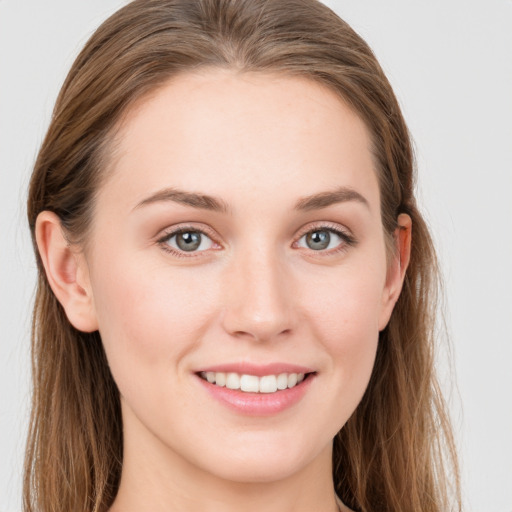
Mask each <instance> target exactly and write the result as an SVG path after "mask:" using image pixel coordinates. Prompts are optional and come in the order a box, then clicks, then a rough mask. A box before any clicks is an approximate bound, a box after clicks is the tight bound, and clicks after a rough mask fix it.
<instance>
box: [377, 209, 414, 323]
mask: <svg viewBox="0 0 512 512" xmlns="http://www.w3.org/2000/svg"><path fill="white" fill-rule="evenodd" d="M397 224H398V227H397V228H396V230H395V233H394V235H393V238H394V243H395V247H394V254H393V255H392V257H391V261H390V262H389V265H388V271H387V275H386V284H385V286H384V290H383V293H382V305H381V311H380V317H379V331H382V330H383V329H384V328H385V327H386V325H387V324H388V322H389V319H390V318H391V313H392V312H393V308H394V307H395V304H396V301H397V300H398V297H399V296H400V292H401V291H402V285H403V283H404V278H405V271H406V270H407V267H408V266H409V259H410V257H411V233H412V221H411V217H409V215H407V214H405V213H401V214H400V215H399V216H398V219H397Z"/></svg>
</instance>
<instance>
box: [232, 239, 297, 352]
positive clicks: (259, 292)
mask: <svg viewBox="0 0 512 512" xmlns="http://www.w3.org/2000/svg"><path fill="white" fill-rule="evenodd" d="M227 273H228V274H229V275H228V276H227V278H226V281H225V285H226V288H225V290H226V295H225V298H226V302H225V304H226V307H225V309H224V312H223V318H222V323H223V327H224V329H225V331H226V332H228V333H229V334H230V335H231V336H235V337H237V338H241V339H248V340H254V341H260V342H263V341H272V340H276V339H278V338H283V337H284V336H285V335H289V334H290V333H291V332H292V331H293V330H294V329H295V324H296V317H295V314H296V310H295V308H294V305H293V299H292V297H293V290H292V282H291V279H290V278H289V272H288V271H287V269H286V263H285V262H283V259H282V258H281V257H280V256H279V255H277V254H276V253H275V251H272V250H270V249H269V250H263V249H260V250H259V251H256V252H254V251H253V252H252V253H251V254H247V253H245V254H243V255H242V254H241V255H240V256H239V257H238V258H237V259H236V261H234V262H233V264H232V266H231V267H230V268H229V270H227Z"/></svg>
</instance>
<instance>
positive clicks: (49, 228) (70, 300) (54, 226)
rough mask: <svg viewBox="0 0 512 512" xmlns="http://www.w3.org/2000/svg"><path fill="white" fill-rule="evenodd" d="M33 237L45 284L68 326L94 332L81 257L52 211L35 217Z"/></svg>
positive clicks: (93, 320)
mask: <svg viewBox="0 0 512 512" xmlns="http://www.w3.org/2000/svg"><path fill="white" fill-rule="evenodd" d="M35 234H36V242H37V247H38V250H39V254H40V256H41V259H42V262H43V265H44V268H45V272H46V277H47V279H48V283H49V284H50V287H51V289H52V290H53V293H54V294H55V296H56V297H57V300H58V301H59V302H60V303H61V305H62V307H63V308H64V310H65V312H66V315H67V317H68V319H69V321H70V323H71V324H72V325H73V326H74V327H75V328H76V329H78V330H80V331H84V332H92V331H96V330H97V329H98V325H97V320H96V314H95V311H94V303H93V298H92V291H91V287H90V283H89V274H88V271H87V265H86V262H85V259H84V257H83V255H82V254H79V253H78V252H77V251H74V250H73V248H72V247H71V246H70V244H69V243H68V241H67V240H66V238H65V236H64V233H63V230H62V225H61V222H60V219H59V217H58V216H57V215H56V214H55V213H53V212H49V211H44V212H41V213H40V214H39V215H38V217H37V221H36V230H35Z"/></svg>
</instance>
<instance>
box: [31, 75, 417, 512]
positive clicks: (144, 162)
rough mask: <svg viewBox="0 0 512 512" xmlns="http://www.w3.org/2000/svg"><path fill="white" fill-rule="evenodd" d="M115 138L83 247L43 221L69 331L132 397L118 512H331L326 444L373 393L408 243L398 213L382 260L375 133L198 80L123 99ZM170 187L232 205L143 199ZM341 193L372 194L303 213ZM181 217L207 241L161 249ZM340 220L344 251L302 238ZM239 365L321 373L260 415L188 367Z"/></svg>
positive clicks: (327, 112) (298, 99) (249, 84)
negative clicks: (282, 365)
mask: <svg viewBox="0 0 512 512" xmlns="http://www.w3.org/2000/svg"><path fill="white" fill-rule="evenodd" d="M118 140H119V146H118V151H117V152H116V157H115V159H114V161H113V162H112V166H111V167H112V169H111V170H110V171H109V172H110V175H109V176H108V179H106V180H105V183H104V184H103V185H102V188H101V189H100V190H99V191H98V194H97V197H96V204H95V208H94V218H93V223H92V231H91V233H90V237H89V240H88V245H87V248H86V250H79V248H75V247H69V246H68V245H67V244H66V242H65V240H64V238H63V237H62V232H61V229H60V225H59V221H58V219H57V218H56V217H55V215H54V214H52V213H50V212H43V213H42V214H41V215H40V216H39V218H38V224H37V231H36V233H37V240H38V245H39V248H40V252H41V255H42V258H43V261H44V263H45V267H46V270H47V275H48V278H49V281H50V284H51V286H52V288H53V290H54V292H55V293H56V295H57V297H58V299H59V300H60V302H61V303H62V304H63V306H64V308H65V310H66V313H67V315H68V318H69V319H70V321H71V322H72V323H73V325H74V326H75V327H77V328H78V329H81V330H84V331H93V330H96V329H99V331H100V333H101V336H102V339H103V342H104V345H105V350H106V353H107V357H108V360H109V364H110V367H111V370H112V374H113V376H114V379H115V380H116V383H117V385H118V387H119V390H120V393H121V403H122V414H123V426H124V446H125V448H124V450H125V451H124V461H123V474H122V480H121V485H120V489H119V493H118V496H117V498H116V500H115V503H114V505H113V507H112V508H111V511H112V512H132V511H133V512H135V511H137V510H141V509H146V510H152V511H155V512H160V511H162V512H163V511H164V510H165V511H168V510H180V511H187V510H191V511H192V510H194V511H196V510H204V511H225V512H227V511H234V510H244V511H248V512H251V511H256V510H258V511H261V510H265V511H270V512H272V511H280V512H282V511H289V512H291V511H294V512H299V511H304V512H306V511H311V510H322V511H324V510H325V511H335V510H336V509H337V506H336V503H335V498H334V490H333V485H332V477H331V456H332V439H333V437H334V436H335V434H336V432H337V431H338V430H339V429H340V428H341V427H342V426H343V425H344V423H345V422H346V421H347V420H348V418H349V417H350V415H351V414H352V412H353V411H354V410H355V408H356V407H357V404H358V403H359V401H360V399H361V397H362V395H363V393H364V390H365V389H366V387H367V384H368V381H369V378H370V375H371V371H372V367H373V363H374V358H375V353H376V349H377V343H378V333H379V331H380V330H382V329H383V328H384V327H385V326H386V324H387V322H388V320H389V317H390V315H391V312H392V309H393V306H394V304H395V302H396V300H397V298H398V295H399V293H400V289H401V286H402V281H403V277H404V273H405V269H406V267H407V263H408V257H409V245H410V232H411V225H410V219H409V218H408V217H407V216H404V215H401V216H400V217H399V219H398V222H399V225H400V228H399V229H398V230H397V232H396V237H395V240H396V248H397V250H396V254H394V255H391V256H390V255H387V253H386V244H385V235H384V232H383V229H382V224H381V218H380V198H379V187H378V182H377V177H376V170H375V167H374V162H373V159H372V155H371V152H370V149H369V148H370V136H369V133H368V130H367V128H366V126H365V125H364V123H363V122H362V121H361V119H360V118H359V117H358V116H357V115H356V114H355V113H354V112H353V111H352V110H351V109H350V108H349V107H348V106H347V105H346V104H345V103H344V102H342V101H341V100H340V99H339V97H337V96H336V95H335V94H334V93H333V92H331V91H329V90H327V89H326V88H324V87H323V86H321V85H319V84H317V83H314V82H312V81H309V80H307V79H302V78H291V77H284V76H275V75H263V74H237V73H235V72H232V71H226V70H206V71H203V72H201V73H194V74H184V75H181V76H179V77H178V78H175V79H174V80H173V81H172V82H170V83H168V84H167V85H165V86H164V87H162V88H161V89H159V90H158V91H156V92H155V93H153V94H152V95H151V96H150V97H148V98H146V99H145V100H144V101H143V102H141V103H140V104H138V105H137V106H136V107H135V108H132V109H131V110H130V111H129V112H128V114H127V116H126V117H125V119H124V121H123V124H122V126H121V127H120V130H119V133H118ZM169 187H172V188H173V189H180V190H183V191H188V192H195V193H201V194H208V195H209V196H215V197H217V198H219V199H220V200H221V201H222V202H223V204H224V205H225V206H226V210H227V211H226V212H221V211H209V210H207V209H205V208H197V207H193V206H190V205H186V204H181V203H178V202H176V201H172V200H153V201H150V202H147V201H146V203H145V204H141V203H144V201H145V200H147V199H148V198H150V197H152V196H153V195H154V194H155V193H158V192H159V191H162V190H166V189H169ZM340 187H344V190H345V191H346V190H349V191H355V192H357V193H358V194H360V195H361V196H362V197H363V198H364V201H362V200H358V199H354V198H350V197H349V198H348V200H343V201H340V202H336V203H334V204H331V205H329V206H325V207H316V208H313V209H310V210H307V211H298V210H297V209H296V208H295V206H296V203H297V202H298V201H300V200H301V199H303V198H304V197H307V196H310V195H312V194H318V193H323V192H330V191H333V190H339V188H340ZM345 199H347V198H346V197H345ZM317 206H318V205H317ZM184 225H185V226H186V227H187V229H189V230H194V229H196V230H197V229H199V230H204V231H205V232H206V233H207V234H208V237H205V238H203V244H202V245H201V247H200V250H198V251H196V252H189V253H184V254H183V253H182V254H181V255H178V254H175V253H171V252H169V246H171V247H173V248H174V250H175V251H176V250H177V249H176V247H177V245H176V243H175V242H176V238H170V239H169V237H168V239H167V240H164V237H165V236H168V235H169V231H170V230H172V229H175V228H176V227H183V226H184ZM330 229H335V230H340V231H341V232H342V233H344V234H347V235H349V237H350V238H351V239H352V243H348V242H347V241H344V240H343V238H339V237H337V236H336V235H335V234H334V233H333V232H330V235H331V246H332V248H328V249H325V250H314V249H312V248H311V247H310V246H308V245H307V241H306V237H305V235H306V233H307V232H312V231H315V230H316V231H318V230H320V231H322V230H323V232H324V233H325V232H326V231H325V230H330ZM331 246H330V247H331ZM387 256H388V257H387ZM240 361H250V362H253V363H259V364H264V363H270V362H275V361H280V362H286V363H293V364H299V365H305V366H308V367H312V368H314V370H315V371H316V375H315V378H314V380H313V381H312V382H311V385H310V387H309V389H308V391H307V393H306V394H305V396H304V397H303V398H302V399H301V400H300V401H299V403H297V404H295V405H294V406H293V407H290V408H288V409H286V410H284V411H282V412H280V413H278V414H275V415H270V416H265V417H258V416H255V417H254V416H253V417H251V416H247V415H244V414H241V413H237V412H234V411H232V410H230V409H229V408H227V407H226V406H225V405H223V404H221V403H219V402H217V401H215V400H213V399H212V398H211V397H210V395H209V394H208V393H206V392H205V391H204V389H203V388H202V386H201V385H200V383H198V378H197V376H196V375H195V372H196V371H197V369H198V368H201V367H204V366H206V365H214V364H221V363H227V362H240ZM341 508H342V510H348V508H346V507H344V506H343V505H341Z"/></svg>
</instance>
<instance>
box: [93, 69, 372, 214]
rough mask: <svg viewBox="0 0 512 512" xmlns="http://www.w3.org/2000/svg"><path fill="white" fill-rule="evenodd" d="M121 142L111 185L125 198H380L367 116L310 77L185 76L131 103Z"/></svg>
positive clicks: (230, 73)
mask: <svg viewBox="0 0 512 512" xmlns="http://www.w3.org/2000/svg"><path fill="white" fill-rule="evenodd" d="M117 141H118V147H117V148H118V149H117V152H116V158H115V160H114V161H113V165H112V175H111V176H110V177H109V180H108V181H107V184H106V187H104V188H106V189H108V191H110V192H112V191H116V190H117V192H118V194H117V196H118V197H117V199H118V200H119V202H120V203H123V202H124V203H126V202H128V201H131V202H132V203H133V202H134V201H137V199H138V198H139V199H140V198H142V197H143V196H144V195H145V194H148V193H150V192H152V191H155V190H157V189H159V188H162V187H169V186H174V187H176V188H180V189H185V190H198V189H199V190H200V191H202V192H205V193H209V194H212V195H216V196H220V197H223V198H225V199H226V200H227V201H228V202H231V201H235V200H236V198H237V197H239V196H240V194H242V195H245V199H248V198H249V196H251V195H252V196H254V197H258V198H261V197H265V196H267V197H270V196H272V197H275V196H276V195H278V194H277V192H278V191H280V192H281V196H282V201H284V202H286V200H287V198H288V197H289V202H290V204H291V203H292V202H295V200H296V198H297V197H298V196H300V195H302V194H303V193H304V190H305V189H307V192H308V193H315V192H318V191H322V190H325V189H326V188H333V187H336V186H353V187H357V188H359V189H360V191H362V192H364V193H365V196H368V195H369V196H370V197H369V198H368V199H369V200H370V202H372V199H373V200H376V201H378V184H377V181H376V176H375V172H374V162H373V157H372V153H371V150H370V146H371V142H370V135H369V132H368V130H367V128H366V126H365V124H364V122H363V121H362V120H361V119H360V118H359V117H358V115H356V114H355V113H354V111H353V110H352V109H351V108H349V107H348V105H347V104H346V103H345V102H344V101H342V100H341V98H340V97H339V96H338V95H337V94H336V93H335V92H333V91H331V90H330V89H328V88H327V87H325V86H323V85H321V84H319V83H317V82H314V81H313V80H311V79H307V78H303V77H290V76H283V75H279V74H263V73H237V72H234V71H230V70H221V69H214V70H212V69H209V70H203V71H201V72H197V73H186V74H182V75H179V76H177V77H175V78H173V79H172V80H171V81H169V82H168V83H166V84H165V85H164V86H162V87H160V88H159V89H157V90H156V91H154V92H153V93H151V94H150V95H148V96H146V97H145V98H144V99H143V100H142V101H139V102H138V103H137V104H136V105H135V106H134V107H132V108H131V109H130V110H129V112H128V113H127V115H126V116H125V118H124V121H123V123H122V125H121V126H120V128H119V131H118V133H117ZM121 191H122V192H121ZM100 195H101V194H100ZM372 196H374V197H372ZM126 206H128V205H126Z"/></svg>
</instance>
